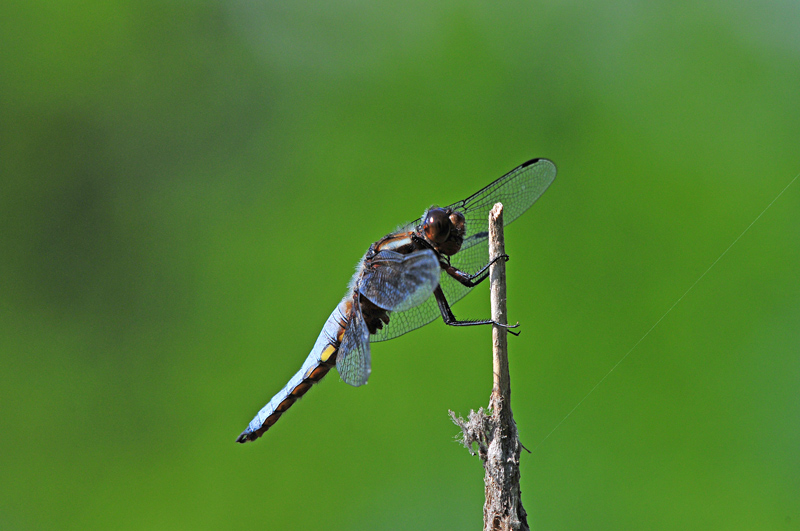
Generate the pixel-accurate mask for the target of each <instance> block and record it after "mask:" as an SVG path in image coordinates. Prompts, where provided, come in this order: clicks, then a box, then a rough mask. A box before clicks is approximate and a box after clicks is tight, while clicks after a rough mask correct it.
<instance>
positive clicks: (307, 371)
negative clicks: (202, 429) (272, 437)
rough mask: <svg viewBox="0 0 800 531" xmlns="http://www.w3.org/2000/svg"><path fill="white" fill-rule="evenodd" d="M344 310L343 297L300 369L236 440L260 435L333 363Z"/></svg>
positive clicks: (342, 329)
mask: <svg viewBox="0 0 800 531" xmlns="http://www.w3.org/2000/svg"><path fill="white" fill-rule="evenodd" d="M346 311H347V307H346V306H345V303H344V301H343V302H342V303H341V304H340V305H339V306H337V307H336V309H335V310H334V311H333V313H331V315H330V317H328V320H327V321H326V322H325V326H324V327H323V328H322V332H320V334H319V337H318V338H317V342H316V343H315V344H314V348H313V349H311V353H310V354H309V355H308V357H307V358H306V361H305V363H303V366H302V367H301V368H300V370H299V371H297V372H296V373H295V375H294V376H292V378H291V380H289V383H287V384H286V385H285V386H284V387H283V389H281V391H280V392H279V393H278V394H276V395H275V396H274V397H272V400H270V401H269V403H268V404H267V405H266V406H264V407H263V408H261V411H259V412H258V413H257V414H256V416H255V418H253V420H252V421H251V422H250V424H249V425H248V426H247V429H245V430H244V431H243V432H242V433H241V435H239V437H238V438H237V439H236V442H240V443H245V442H248V441H254V440H256V439H258V438H259V437H261V436H262V435H263V434H264V433H265V432H266V431H267V430H268V429H270V428H271V427H272V425H273V424H275V423H276V422H277V421H278V419H279V418H281V415H283V414H284V413H285V412H286V411H287V410H288V409H289V408H290V407H292V406H293V405H294V403H295V402H297V400H298V399H300V398H301V397H302V396H303V395H305V394H306V393H307V392H308V390H309V389H311V387H312V386H313V385H314V384H315V383H317V382H319V381H320V380H322V379H323V378H324V377H325V375H326V374H328V372H329V371H330V370H331V369H332V368H333V367H335V366H336V355H337V354H338V353H339V344H340V342H341V338H342V335H343V333H344V327H345V326H346V324H347V321H346V318H345V315H346Z"/></svg>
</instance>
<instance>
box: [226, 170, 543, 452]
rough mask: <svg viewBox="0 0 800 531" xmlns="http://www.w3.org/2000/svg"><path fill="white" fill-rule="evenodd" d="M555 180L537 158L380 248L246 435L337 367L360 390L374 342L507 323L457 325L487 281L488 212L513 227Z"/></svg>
mask: <svg viewBox="0 0 800 531" xmlns="http://www.w3.org/2000/svg"><path fill="white" fill-rule="evenodd" d="M555 177H556V166H555V164H554V163H553V162H552V161H550V160H548V159H543V158H539V159H532V160H529V161H528V162H526V163H524V164H521V165H520V166H518V167H516V168H514V169H513V170H511V171H510V172H508V173H507V174H505V175H503V176H502V177H500V178H499V179H497V180H496V181H494V182H493V183H491V184H489V185H488V186H486V187H484V188H483V189H481V190H480V191H479V192H477V193H475V194H473V195H471V196H469V197H467V198H466V199H463V200H461V201H458V202H456V203H453V204H452V205H450V206H447V207H438V206H435V205H434V206H431V207H430V208H428V209H427V210H426V211H425V213H424V214H423V215H422V217H420V218H419V219H417V220H415V221H412V222H410V223H406V224H405V225H403V226H401V227H400V228H399V229H398V230H396V231H395V232H393V233H391V234H389V235H387V236H384V237H383V238H381V239H380V240H378V241H377V242H375V243H373V244H372V245H371V246H370V247H369V249H368V250H367V252H366V253H365V254H364V256H363V257H362V258H361V261H360V262H359V263H358V266H357V267H356V273H355V274H354V275H353V278H352V279H351V281H350V285H349V286H348V288H347V292H346V293H345V296H344V298H343V299H342V300H341V302H340V303H339V304H338V305H337V306H336V308H335V309H334V310H333V312H332V313H331V315H330V317H328V320H327V321H325V325H324V326H323V327H322V331H321V332H320V334H319V337H317V341H316V342H315V343H314V347H313V348H312V349H311V353H310V354H309V355H308V357H307V358H306V361H305V362H304V363H303V366H302V367H301V368H300V370H299V371H297V373H296V374H295V375H294V376H292V378H291V379H290V380H289V382H288V383H287V384H286V385H285V386H284V388H283V389H281V391H280V392H279V393H278V394H276V395H275V396H274V397H273V398H272V400H270V401H269V403H267V405H265V406H264V407H263V408H262V409H261V410H260V411H259V412H258V413H257V414H256V416H255V418H254V419H253V420H252V421H251V422H250V424H249V425H248V426H247V428H246V429H245V430H244V431H243V432H242V433H241V435H239V437H238V438H237V439H236V442H240V443H245V442H248V441H254V440H256V439H258V438H259V437H261V436H262V435H263V434H264V433H265V432H266V431H267V430H269V429H270V428H271V427H272V426H273V425H274V424H275V423H276V422H277V421H278V419H279V418H280V417H281V416H282V415H283V414H284V413H285V412H286V411H287V410H288V409H289V408H290V407H292V405H294V403H295V402H296V401H297V400H298V399H299V398H301V397H302V396H303V395H305V394H306V392H308V390H309V389H311V387H312V386H313V385H314V384H316V383H317V382H319V381H320V380H321V379H322V378H323V377H325V375H326V374H328V372H329V371H330V370H331V369H332V368H333V367H336V369H337V371H338V372H339V376H340V377H341V379H342V380H344V382H345V383H348V384H350V385H352V386H356V387H358V386H361V385H364V384H365V383H367V380H368V379H369V375H370V367H371V353H370V344H371V343H374V342H378V341H385V340H387V339H393V338H396V337H398V336H401V335H403V334H405V333H406V332H410V331H411V330H414V329H416V328H419V327H421V326H424V325H426V324H428V323H430V322H432V321H434V320H435V319H437V318H438V317H439V316H441V317H442V320H443V321H444V323H445V324H447V325H451V326H475V325H488V324H492V325H498V326H502V327H505V328H515V327H516V326H518V324H517V325H510V326H509V325H504V324H500V323H496V322H494V321H492V320H491V319H480V320H458V319H457V318H456V317H455V315H454V314H453V311H452V309H451V305H452V304H454V303H456V302H457V301H459V300H460V299H461V298H462V297H464V296H465V295H466V294H467V293H469V291H470V290H471V289H472V288H474V287H475V286H477V285H478V284H480V283H481V282H482V281H484V280H486V278H487V277H488V276H489V267H490V266H491V265H492V263H494V262H495V261H497V260H501V259H502V260H508V256H507V255H501V256H498V257H496V258H495V259H494V260H491V261H490V260H489V250H488V237H489V232H488V229H489V221H488V215H489V211H490V210H491V209H492V207H493V206H494V205H495V203H498V202H500V203H503V218H504V224H505V225H508V224H509V223H511V222H512V221H514V220H515V219H517V218H518V217H519V216H520V215H522V214H523V213H524V212H525V211H526V210H528V209H529V208H530V207H531V206H532V205H533V203H535V202H536V200H537V199H539V197H540V196H541V195H542V194H543V193H544V192H545V191H546V190H547V188H548V187H549V186H550V184H551V183H552V182H553V180H554V179H555Z"/></svg>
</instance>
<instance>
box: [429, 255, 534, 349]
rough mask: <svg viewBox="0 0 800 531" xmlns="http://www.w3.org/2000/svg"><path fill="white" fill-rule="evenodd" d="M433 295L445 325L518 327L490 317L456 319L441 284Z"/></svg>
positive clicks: (516, 334)
mask: <svg viewBox="0 0 800 531" xmlns="http://www.w3.org/2000/svg"><path fill="white" fill-rule="evenodd" d="M498 258H502V256H501V257H498ZM433 295H434V296H435V297H436V302H437V304H439V311H440V312H442V320H443V321H444V324H446V325H450V326H477V325H488V324H492V325H497V326H500V327H503V328H505V329H510V328H518V327H519V323H517V324H514V325H507V324H502V323H498V322H495V321H492V320H491V319H477V320H469V321H459V320H458V319H456V316H455V315H453V310H451V309H450V304H449V303H448V302H447V299H446V298H445V296H444V292H443V291H442V287H441V286H438V287H437V288H436V289H435V290H434V292H433ZM508 333H509V334H513V335H515V336H518V335H519V332H514V331H512V330H508Z"/></svg>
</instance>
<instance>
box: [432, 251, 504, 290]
mask: <svg viewBox="0 0 800 531" xmlns="http://www.w3.org/2000/svg"><path fill="white" fill-rule="evenodd" d="M500 259H503V260H505V261H506V262H508V255H507V254H501V255H500V256H498V257H497V258H495V259H494V260H492V261H491V262H489V263H488V264H486V265H485V266H483V267H482V268H480V270H479V271H478V272H477V273H475V274H474V275H470V274H469V273H464V272H463V271H461V270H460V269H456V268H455V267H453V266H448V267H446V268H445V271H447V274H448V275H450V276H451V277H453V278H454V279H456V280H458V281H459V282H460V283H462V284H464V285H465V286H467V287H468V288H474V287H475V286H477V285H478V284H480V283H481V282H483V281H484V280H486V279H487V278H488V277H489V268H490V267H491V266H492V264H493V263H495V262H497V261H498V260H500Z"/></svg>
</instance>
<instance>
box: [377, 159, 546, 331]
mask: <svg viewBox="0 0 800 531" xmlns="http://www.w3.org/2000/svg"><path fill="white" fill-rule="evenodd" d="M555 178H556V165H555V164H553V162H552V161H550V160H547V159H533V160H529V161H528V162H526V163H525V164H522V165H520V166H518V167H516V168H514V169H513V170H511V171H510V172H508V173H507V174H505V175H503V176H502V177H500V178H499V179H497V180H496V181H494V182H493V183H491V184H490V185H488V186H486V187H485V188H483V189H482V190H480V191H479V192H477V193H475V194H473V195H471V196H469V197H468V198H466V199H464V200H462V201H458V202H457V203H453V204H452V205H450V206H448V207H447V208H451V209H453V210H457V211H459V212H461V213H463V214H464V218H465V220H466V235H465V237H464V243H463V244H462V245H461V250H460V251H459V252H458V253H456V254H455V255H453V256H452V257H451V259H450V263H451V264H452V265H453V266H454V267H456V268H458V269H460V270H461V271H464V272H466V273H470V274H471V273H475V272H476V271H478V270H479V269H480V268H482V267H483V266H485V265H486V264H487V263H489V246H488V244H487V240H488V237H489V232H488V231H489V211H490V210H491V209H492V207H493V206H494V205H495V203H498V202H499V203H503V220H504V226H505V225H508V224H509V223H511V222H512V221H514V220H515V219H517V218H518V217H520V216H521V215H522V214H523V213H524V212H525V211H526V210H528V209H529V208H530V207H531V206H532V205H533V204H534V203H535V202H536V200H537V199H539V197H541V195H542V194H543V193H544V192H545V190H547V188H548V187H549V186H550V184H552V182H553V180H554V179H555ZM421 224H422V219H421V218H420V219H417V220H416V221H413V222H411V223H408V224H407V225H406V226H405V227H403V230H414V229H416V228H417V227H419V226H420V225H421ZM440 284H441V286H442V291H443V292H444V295H445V298H447V302H449V303H450V304H451V305H452V304H455V303H456V302H457V301H459V300H461V299H462V298H463V297H464V295H466V294H467V293H468V292H469V291H470V290H471V288H468V287H466V286H464V285H463V284H461V283H459V282H457V281H455V280H454V279H453V278H452V277H450V276H449V275H446V274H445V275H441V280H440ZM440 315H441V314H440V312H439V307H438V305H437V304H436V300H435V298H434V297H428V299H427V300H426V301H425V302H423V303H421V304H419V305H418V306H416V307H414V308H410V309H408V310H405V311H396V312H393V313H392V314H391V316H390V319H391V321H390V322H389V324H387V325H385V326H384V327H383V328H382V329H381V330H378V332H377V333H376V334H373V335H372V336H371V340H372V341H385V340H387V339H393V338H395V337H398V336H400V335H403V334H405V333H406V332H409V331H411V330H414V329H416V328H419V327H421V326H424V325H426V324H428V323H430V322H431V321H433V320H435V319H436V318H437V317H439V316H440Z"/></svg>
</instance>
